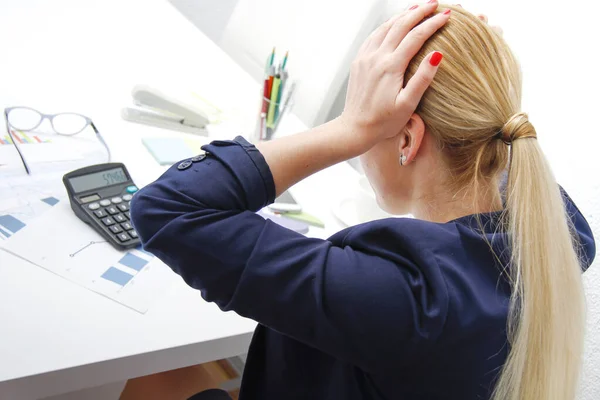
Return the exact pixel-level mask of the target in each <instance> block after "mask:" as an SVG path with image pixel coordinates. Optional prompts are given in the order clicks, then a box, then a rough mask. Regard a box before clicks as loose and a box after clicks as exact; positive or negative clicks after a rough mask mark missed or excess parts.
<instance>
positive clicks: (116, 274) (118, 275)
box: [102, 267, 133, 286]
mask: <svg viewBox="0 0 600 400" xmlns="http://www.w3.org/2000/svg"><path fill="white" fill-rule="evenodd" d="M102 278H104V279H106V280H107V281H111V282H114V283H116V284H117V285H121V286H125V285H126V284H127V282H129V281H130V280H131V278H133V275H131V274H128V273H127V272H124V271H121V270H120V269H117V268H115V267H110V268H109V269H107V270H106V271H104V273H103V274H102Z"/></svg>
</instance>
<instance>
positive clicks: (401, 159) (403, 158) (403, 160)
mask: <svg viewBox="0 0 600 400" xmlns="http://www.w3.org/2000/svg"><path fill="white" fill-rule="evenodd" d="M405 163H406V156H405V155H404V154H402V155H401V156H400V165H404V164H405Z"/></svg>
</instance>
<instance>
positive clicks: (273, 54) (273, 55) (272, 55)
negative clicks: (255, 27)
mask: <svg viewBox="0 0 600 400" xmlns="http://www.w3.org/2000/svg"><path fill="white" fill-rule="evenodd" d="M274 59H275V47H273V51H272V52H271V62H269V65H273V60H274Z"/></svg>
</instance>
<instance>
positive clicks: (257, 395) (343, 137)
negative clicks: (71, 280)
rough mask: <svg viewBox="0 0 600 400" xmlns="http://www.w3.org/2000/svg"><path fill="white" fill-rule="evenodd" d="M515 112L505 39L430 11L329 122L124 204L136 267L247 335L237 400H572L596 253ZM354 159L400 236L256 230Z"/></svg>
mask: <svg viewBox="0 0 600 400" xmlns="http://www.w3.org/2000/svg"><path fill="white" fill-rule="evenodd" d="M442 58H443V60H442ZM520 101H521V80H520V74H519V68H518V65H517V62H516V60H515V58H514V56H513V55H512V53H511V51H510V50H509V48H508V47H507V45H506V43H505V42H504V41H503V39H502V38H501V37H500V36H499V35H498V34H497V33H496V32H494V31H493V30H492V29H491V28H490V27H488V26H487V25H486V24H485V23H484V22H482V21H481V20H479V19H478V18H476V17H475V16H473V15H471V14H469V13H468V12H466V11H464V10H462V9H460V8H455V7H448V6H440V5H438V4H437V3H436V2H435V1H430V2H429V3H427V4H420V5H418V6H413V7H411V8H410V9H408V10H406V11H405V12H404V13H402V14H401V15H399V16H397V17H395V18H393V19H391V20H389V21H388V22H387V23H385V24H384V25H382V26H381V27H380V28H379V29H377V30H376V31H375V32H374V33H373V34H372V35H371V36H370V38H369V39H368V40H367V41H366V43H365V44H364V45H363V46H362V49H361V50H360V53H359V55H358V56H357V59H356V61H355V62H354V64H353V66H352V71H351V76H350V83H349V88H348V95H347V100H346V108H345V110H344V112H343V114H342V115H341V116H340V117H339V118H337V119H336V120H334V121H331V122H328V123H326V124H325V125H322V126H319V127H316V128H314V129H311V130H309V131H307V132H304V133H300V134H297V135H294V136H291V137H286V138H282V139H278V140H275V141H272V142H268V143H260V144H259V145H257V146H256V147H254V146H253V145H251V144H249V143H247V142H246V141H244V140H243V139H241V138H238V139H236V140H234V141H218V142H214V143H212V144H210V145H208V146H205V147H204V150H206V152H207V156H206V157H198V158H195V159H192V160H190V161H189V162H182V163H181V164H178V165H175V166H174V167H172V168H171V169H170V170H169V171H168V172H166V173H165V174H164V175H163V176H162V177H161V178H159V179H158V180H157V181H156V182H154V183H152V184H151V185H149V186H147V187H146V188H144V189H142V190H141V191H140V192H139V193H138V194H137V195H136V196H135V197H134V200H133V202H132V208H131V215H132V218H133V222H134V225H135V227H136V229H137V230H138V232H139V235H140V237H141V238H142V240H143V243H144V246H145V247H146V249H147V250H149V251H151V252H153V253H154V254H156V255H157V256H158V257H159V258H160V259H162V260H163V261H164V262H165V263H166V264H167V265H169V266H170V267H171V268H172V269H173V270H174V271H175V272H177V273H178V274H180V275H181V276H182V277H183V278H184V279H185V281H186V282H187V283H188V284H189V285H190V286H192V287H194V288H196V289H198V290H200V291H201V292H202V295H203V297H204V298H205V299H206V300H207V301H212V302H215V303H217V305H218V306H219V307H221V308H222V309H223V310H234V311H236V312H237V313H239V314H240V315H243V316H247V317H249V318H252V319H255V320H256V321H258V322H259V326H258V328H257V330H256V333H255V335H254V338H253V341H252V345H251V348H250V352H249V355H248V362H247V365H246V371H245V375H244V378H243V382H242V388H241V394H240V399H242V400H247V399H260V400H275V399H335V400H337V399H460V400H466V399H490V398H493V399H496V400H518V399H536V400H550V399H555V400H566V399H574V398H575V395H576V391H577V383H578V377H579V370H580V365H581V355H582V340H583V331H584V314H585V312H584V294H583V289H582V283H581V273H582V270H585V269H586V268H587V267H588V266H589V265H590V263H591V262H592V259H593V257H594V255H595V244H594V240H593V237H592V234H591V232H590V228H589V226H588V224H587V222H586V221H585V219H584V218H583V216H582V215H581V213H580V212H579V211H578V209H577V208H576V206H575V205H574V203H573V202H572V201H571V200H570V199H569V197H568V196H567V195H566V193H564V192H562V191H561V189H560V187H559V186H558V185H557V183H556V182H555V180H554V177H553V175H552V172H551V171H550V168H549V166H548V164H547V162H546V159H545V158H544V155H543V154H542V151H541V149H540V146H539V144H538V141H537V140H536V138H537V134H538V133H537V132H536V131H535V129H534V127H533V125H532V124H531V122H530V121H529V120H528V118H527V115H526V114H525V113H523V112H522V111H521V109H520ZM540 134H541V135H543V132H540ZM355 156H361V161H362V164H363V166H364V169H365V171H366V174H367V176H368V178H369V181H370V183H371V185H372V186H373V188H374V190H375V192H376V194H377V198H378V202H379V204H380V205H381V207H383V208H384V209H385V210H387V211H388V212H390V213H393V214H406V213H411V214H413V215H414V216H415V218H414V219H405V218H390V219H385V220H381V221H376V222H370V223H366V224H363V225H359V226H354V227H351V228H349V229H346V230H344V231H342V232H339V233H338V234H336V235H334V236H332V237H331V238H330V239H329V240H317V239H310V238H306V237H304V236H302V235H300V234H297V233H295V232H292V231H289V230H286V229H284V228H282V227H280V226H278V225H275V224H273V223H272V222H269V221H265V220H264V219H263V218H262V217H260V216H258V215H256V214H255V213H254V211H257V210H259V209H261V208H262V207H264V206H266V205H267V204H269V203H270V202H272V201H273V199H274V198H275V197H276V196H277V195H278V194H280V193H282V192H283V191H285V190H286V189H287V188H288V187H290V186H292V185H293V184H295V183H296V182H298V181H300V180H302V179H303V178H305V177H307V176H309V175H310V174H313V173H315V172H317V171H319V170H321V169H323V168H326V167H328V166H330V165H332V164H335V163H338V162H342V161H344V160H347V159H350V158H352V157H355ZM504 173H506V174H507V182H506V185H505V187H503V185H501V177H502V176H503V174H504ZM210 396H218V394H217V392H215V391H211V392H206V393H204V394H199V395H198V396H197V397H195V398H210Z"/></svg>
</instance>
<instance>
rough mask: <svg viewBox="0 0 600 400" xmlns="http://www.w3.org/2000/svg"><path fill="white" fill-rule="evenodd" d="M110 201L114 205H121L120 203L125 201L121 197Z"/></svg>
mask: <svg viewBox="0 0 600 400" xmlns="http://www.w3.org/2000/svg"><path fill="white" fill-rule="evenodd" d="M110 201H112V202H113V204H119V203H120V202H122V201H123V199H122V198H120V197H113V198H112V199H110Z"/></svg>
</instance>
